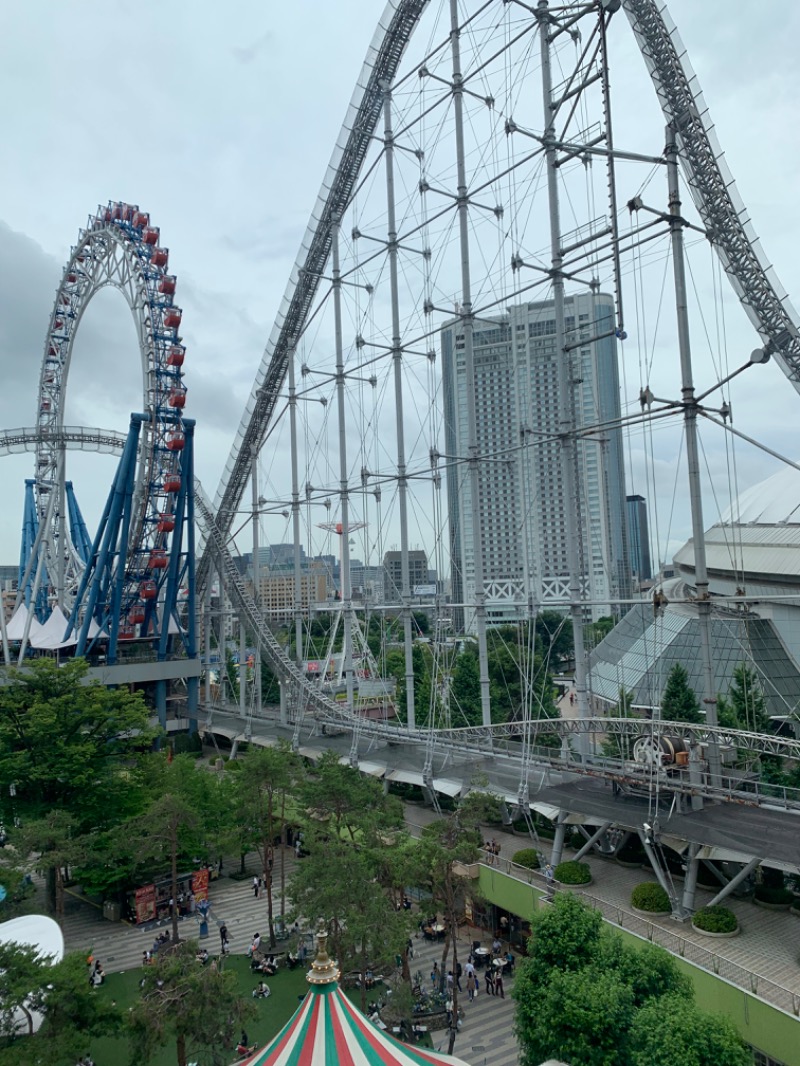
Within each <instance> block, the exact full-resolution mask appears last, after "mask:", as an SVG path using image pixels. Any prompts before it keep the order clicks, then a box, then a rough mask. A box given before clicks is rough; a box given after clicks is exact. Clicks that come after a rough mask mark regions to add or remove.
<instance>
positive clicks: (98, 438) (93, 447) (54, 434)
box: [0, 426, 127, 455]
mask: <svg viewBox="0 0 800 1066" xmlns="http://www.w3.org/2000/svg"><path fill="white" fill-rule="evenodd" d="M43 440H46V441H47V442H48V443H49V444H52V445H55V446H56V447H58V448H60V447H65V448H76V449H78V451H83V452H105V453H106V454H108V455H121V454H122V449H123V448H124V447H125V441H126V440H127V434H125V433H116V432H115V431H114V430H112V429H90V428H88V427H85V426H60V427H59V428H58V429H49V428H43V427H39V426H29V427H24V428H21V429H2V430H0V455H13V454H17V453H20V452H35V451H36V449H37V447H38V445H39V444H41V442H42V441H43Z"/></svg>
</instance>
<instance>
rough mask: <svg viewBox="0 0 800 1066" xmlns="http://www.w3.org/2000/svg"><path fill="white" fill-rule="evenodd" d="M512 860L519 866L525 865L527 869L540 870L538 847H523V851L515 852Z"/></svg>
mask: <svg viewBox="0 0 800 1066" xmlns="http://www.w3.org/2000/svg"><path fill="white" fill-rule="evenodd" d="M511 861H512V862H513V863H515V864H516V865H517V866H524V867H525V869H526V870H538V869H539V852H538V851H537V850H536V848H523V849H522V850H521V851H515V852H514V854H513V855H512V856H511Z"/></svg>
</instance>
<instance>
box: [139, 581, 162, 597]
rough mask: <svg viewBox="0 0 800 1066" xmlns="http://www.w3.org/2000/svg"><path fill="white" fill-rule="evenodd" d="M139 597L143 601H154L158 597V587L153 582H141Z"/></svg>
mask: <svg viewBox="0 0 800 1066" xmlns="http://www.w3.org/2000/svg"><path fill="white" fill-rule="evenodd" d="M139 595H140V596H141V597H142V599H143V600H154V599H155V598H156V596H157V595H158V586H157V585H156V583H155V581H143V582H142V583H141V585H140V586H139Z"/></svg>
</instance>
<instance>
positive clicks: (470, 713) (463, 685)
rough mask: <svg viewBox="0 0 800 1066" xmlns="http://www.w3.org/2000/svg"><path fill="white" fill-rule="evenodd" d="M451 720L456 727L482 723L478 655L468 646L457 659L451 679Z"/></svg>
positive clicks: (472, 647) (471, 646)
mask: <svg viewBox="0 0 800 1066" xmlns="http://www.w3.org/2000/svg"><path fill="white" fill-rule="evenodd" d="M450 720H451V722H452V724H453V725H454V726H462V725H479V724H480V722H481V683H480V670H479V667H478V655H477V651H476V649H475V647H474V645H473V644H467V646H466V647H465V649H464V651H462V652H461V654H460V655H459V656H458V657H457V658H456V661H455V665H454V667H453V674H452V677H451V679H450Z"/></svg>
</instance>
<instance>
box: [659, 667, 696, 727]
mask: <svg viewBox="0 0 800 1066" xmlns="http://www.w3.org/2000/svg"><path fill="white" fill-rule="evenodd" d="M661 717H662V718H663V719H664V720H665V721H667V722H689V723H690V724H697V725H699V724H700V723H702V722H703V721H704V718H703V715H702V713H701V711H700V703H699V701H698V699H697V696H696V695H695V692H694V689H693V688H692V687H691V686H690V684H689V675H688V673H687V672H686V669H685V667H683V666H681V664H680V663H675V665H674V666H673V667H672V669H671V670H670V672H669V677H668V678H667V683H666V685H665V686H664V692H663V694H662V696H661Z"/></svg>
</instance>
